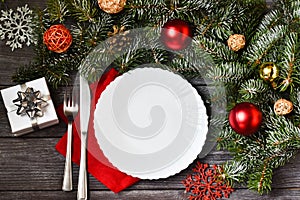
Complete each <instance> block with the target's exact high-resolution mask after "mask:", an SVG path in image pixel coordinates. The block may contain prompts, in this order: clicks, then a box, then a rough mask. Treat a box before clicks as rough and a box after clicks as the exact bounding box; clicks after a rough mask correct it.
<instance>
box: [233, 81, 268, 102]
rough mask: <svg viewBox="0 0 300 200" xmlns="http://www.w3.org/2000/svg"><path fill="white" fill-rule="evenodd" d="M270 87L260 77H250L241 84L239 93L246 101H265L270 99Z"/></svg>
mask: <svg viewBox="0 0 300 200" xmlns="http://www.w3.org/2000/svg"><path fill="white" fill-rule="evenodd" d="M268 90H270V88H269V87H268V86H267V85H266V84H265V83H264V82H263V81H262V80H260V79H258V80H257V79H249V80H247V81H246V82H244V83H243V84H242V85H241V88H240V90H239V93H240V94H241V95H242V97H241V98H242V99H243V100H245V101H252V102H253V100H255V101H265V100H266V99H268V97H267V96H266V92H267V91H268Z"/></svg>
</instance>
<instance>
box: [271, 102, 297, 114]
mask: <svg viewBox="0 0 300 200" xmlns="http://www.w3.org/2000/svg"><path fill="white" fill-rule="evenodd" d="M292 110H293V103H292V102H290V101H288V100H286V99H279V100H277V101H276V102H275V104H274V112H275V113H276V115H287V114H289V113H291V112H292Z"/></svg>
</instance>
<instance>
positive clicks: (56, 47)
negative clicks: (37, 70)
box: [43, 24, 72, 53]
mask: <svg viewBox="0 0 300 200" xmlns="http://www.w3.org/2000/svg"><path fill="white" fill-rule="evenodd" d="M43 42H44V44H45V45H46V46H47V48H48V49H49V50H50V51H54V52H56V53H63V52H65V51H67V50H68V48H69V47H70V46H71V44H72V35H71V33H70V31H69V29H67V28H66V27H65V26H64V25H62V24H57V25H52V26H51V27H50V28H49V29H47V30H46V32H45V33H44V35H43Z"/></svg>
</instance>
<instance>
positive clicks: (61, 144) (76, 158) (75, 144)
mask: <svg viewBox="0 0 300 200" xmlns="http://www.w3.org/2000/svg"><path fill="white" fill-rule="evenodd" d="M117 75H118V72H117V71H116V70H115V69H111V70H110V71H108V72H107V73H106V74H104V75H103V76H102V78H101V79H100V81H99V82H98V81H97V82H95V83H92V84H91V85H90V88H91V92H92V101H91V110H90V120H89V131H88V145H87V148H88V151H87V170H88V172H89V173H90V174H91V175H93V176H94V177H95V178H96V179H97V180H99V181H100V182H102V183H103V184H104V185H106V186H107V187H108V188H109V189H110V190H112V191H113V192H115V193H117V192H120V191H121V190H123V189H125V188H127V187H129V186H131V185H132V184H134V183H136V182H137V181H138V180H139V179H138V178H134V177H132V176H129V175H127V174H125V173H123V172H120V171H119V170H118V169H116V168H115V167H113V166H112V165H111V163H109V161H108V160H107V158H106V157H105V156H104V155H103V152H102V151H101V150H100V147H99V145H98V143H97V140H96V138H95V130H94V126H93V121H94V111H95V108H96V104H97V101H98V99H99V97H100V95H101V93H102V92H103V91H104V89H105V88H106V86H107V85H109V83H110V82H111V81H113V80H114V79H115V78H116V77H117ZM57 113H58V115H59V116H60V117H61V118H62V119H63V120H64V121H65V122H67V119H66V117H65V116H64V114H63V107H62V105H61V106H59V108H58V109H57ZM79 116H80V114H79V113H78V115H77V117H76V118H75V120H74V123H73V141H72V161H73V162H75V163H76V164H77V165H79V163H80V130H77V128H78V127H79ZM66 146H67V133H65V134H64V136H63V137H62V138H61V139H60V140H59V141H58V143H57V144H56V150H57V151H58V152H59V153H61V154H62V155H64V156H65V155H66Z"/></svg>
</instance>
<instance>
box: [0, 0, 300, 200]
mask: <svg viewBox="0 0 300 200" xmlns="http://www.w3.org/2000/svg"><path fill="white" fill-rule="evenodd" d="M5 2H6V6H7V7H8V8H15V7H16V6H18V5H24V4H25V3H28V4H29V6H30V7H34V6H40V7H43V6H44V5H45V0H32V1H21V0H19V1H15V0H6V1H5ZM268 2H271V1H268ZM4 8H5V7H4V6H3V5H2V6H1V9H4ZM0 49H1V52H0V89H3V88H7V87H10V86H13V85H15V83H13V82H12V81H11V75H12V73H13V72H14V71H15V70H16V69H17V68H18V67H19V66H21V65H22V64H25V63H28V62H29V61H30V60H31V59H32V57H33V51H32V49H31V48H24V49H17V50H15V51H14V52H11V49H10V48H9V47H7V46H6V45H5V41H0ZM61 92H62V88H59V89H58V90H53V89H51V95H52V98H53V100H54V103H55V105H56V106H58V105H59V104H60V103H62V95H61ZM10 131H11V130H10V126H9V122H8V119H7V116H6V110H5V107H4V104H3V100H2V97H0V199H3V200H12V199H22V200H31V199H43V200H47V199H61V200H64V199H76V189H77V176H78V166H76V165H73V172H74V180H73V182H74V191H73V192H62V191H61V185H62V177H63V169H64V157H63V156H61V155H60V154H58V153H57V152H56V151H55V148H54V146H55V144H56V143H57V142H58V140H59V139H60V138H61V136H62V135H63V134H64V132H65V131H66V125H65V124H64V123H63V122H60V123H59V124H58V125H55V126H52V127H50V128H46V129H43V130H40V131H37V132H34V133H31V134H28V135H26V136H23V137H19V138H15V137H12V136H11V133H10ZM299 158H300V155H299V154H298V155H297V156H296V157H295V159H293V160H291V162H290V163H288V164H287V165H286V166H284V167H281V168H279V169H277V170H275V172H274V178H273V184H272V187H273V190H272V192H270V193H269V194H268V195H263V196H260V195H258V194H257V193H256V192H253V191H249V190H248V189H247V188H246V187H245V186H243V185H239V186H237V187H236V188H235V192H234V193H232V195H231V196H230V199H236V200H241V199H249V200H253V199H260V200H262V199H300V183H299V182H300V172H299V170H298V169H299V167H300V159H299ZM228 159H230V156H229V154H228V153H226V152H223V151H217V150H213V151H212V152H211V153H210V154H209V155H208V156H206V157H205V158H204V159H201V160H200V161H201V162H205V163H210V164H219V163H222V162H224V161H226V160H228ZM194 165H195V163H193V164H191V165H190V167H189V168H188V169H186V170H183V171H182V172H181V173H179V174H177V175H175V176H172V177H170V178H167V179H161V180H156V181H148V180H142V181H140V182H138V183H137V184H135V185H134V186H132V187H130V188H128V189H126V190H124V191H122V192H120V193H118V194H114V193H113V192H111V191H110V190H108V189H107V188H106V187H105V186H104V185H102V184H101V183H99V182H98V181H97V180H96V179H95V178H94V177H92V176H90V177H89V190H90V194H89V196H90V199H124V200H127V199H136V200H138V199H144V200H146V199H148V200H150V199H169V200H173V199H174V200H175V199H186V198H187V196H186V194H185V193H184V186H183V185H182V184H181V181H182V180H184V179H185V177H186V176H187V175H188V174H189V173H191V168H192V167H193V166H194Z"/></svg>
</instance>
